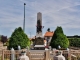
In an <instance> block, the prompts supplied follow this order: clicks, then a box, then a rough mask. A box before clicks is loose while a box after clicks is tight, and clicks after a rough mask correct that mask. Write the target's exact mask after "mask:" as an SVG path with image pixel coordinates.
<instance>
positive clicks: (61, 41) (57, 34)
mask: <svg viewBox="0 0 80 60" xmlns="http://www.w3.org/2000/svg"><path fill="white" fill-rule="evenodd" d="M59 45H60V46H61V47H62V48H68V46H69V40H68V39H67V37H66V35H64V33H63V30H62V27H59V26H58V27H57V28H56V30H55V31H54V34H53V37H52V39H51V42H50V46H51V47H52V48H58V46H59Z"/></svg>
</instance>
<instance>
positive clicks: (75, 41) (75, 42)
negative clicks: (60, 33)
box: [68, 37, 80, 47]
mask: <svg viewBox="0 0 80 60" xmlns="http://www.w3.org/2000/svg"><path fill="white" fill-rule="evenodd" d="M68 39H69V41H70V46H73V47H80V38H77V37H74V38H68Z"/></svg>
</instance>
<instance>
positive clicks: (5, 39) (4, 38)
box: [1, 35, 8, 44]
mask: <svg viewBox="0 0 80 60" xmlns="http://www.w3.org/2000/svg"><path fill="white" fill-rule="evenodd" d="M7 40H8V39H7V36H3V35H2V36H1V42H3V44H4V43H5V42H7Z"/></svg>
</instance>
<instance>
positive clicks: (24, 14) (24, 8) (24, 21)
mask: <svg viewBox="0 0 80 60" xmlns="http://www.w3.org/2000/svg"><path fill="white" fill-rule="evenodd" d="M25 5H26V3H24V21H23V31H25Z"/></svg>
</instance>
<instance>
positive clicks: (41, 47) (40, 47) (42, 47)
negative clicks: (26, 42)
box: [34, 45, 45, 50]
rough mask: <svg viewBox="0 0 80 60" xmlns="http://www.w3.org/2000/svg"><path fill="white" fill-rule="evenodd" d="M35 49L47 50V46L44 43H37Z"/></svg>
mask: <svg viewBox="0 0 80 60" xmlns="http://www.w3.org/2000/svg"><path fill="white" fill-rule="evenodd" d="M34 50H45V46H44V45H35V46H34Z"/></svg>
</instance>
